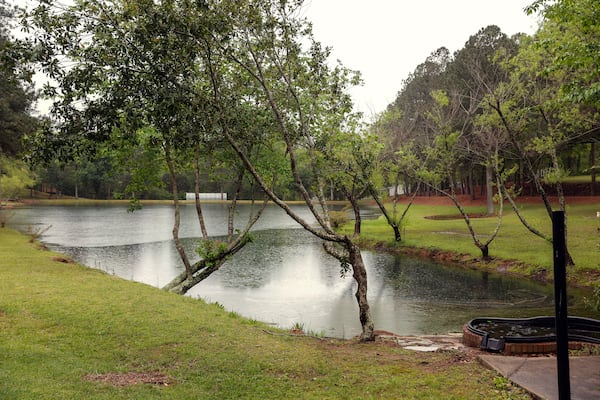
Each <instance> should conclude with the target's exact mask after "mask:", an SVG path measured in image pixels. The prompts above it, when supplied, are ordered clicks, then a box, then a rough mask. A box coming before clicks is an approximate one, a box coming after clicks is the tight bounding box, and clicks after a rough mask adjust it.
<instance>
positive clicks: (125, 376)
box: [84, 372, 175, 387]
mask: <svg viewBox="0 0 600 400" xmlns="http://www.w3.org/2000/svg"><path fill="white" fill-rule="evenodd" d="M84 379H85V380H86V381H88V382H100V383H104V384H107V385H112V386H120V387H123V386H133V385H139V384H142V383H145V384H150V385H158V386H171V385H172V384H173V383H174V382H175V381H174V380H173V379H171V378H169V377H168V376H166V375H165V374H163V373H160V372H109V373H106V374H88V375H86V376H85V377H84Z"/></svg>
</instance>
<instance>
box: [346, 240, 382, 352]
mask: <svg viewBox="0 0 600 400" xmlns="http://www.w3.org/2000/svg"><path fill="white" fill-rule="evenodd" d="M344 245H345V247H346V249H347V251H348V254H349V258H350V260H349V261H350V264H352V276H353V277H354V280H355V281H356V284H357V288H356V293H355V296H356V301H357V302H358V316H359V319H360V324H361V326H362V333H361V335H360V340H361V341H363V342H370V341H373V340H375V333H374V329H375V328H374V324H373V319H372V318H371V310H370V307H369V302H368V301H367V269H366V268H365V263H364V261H363V258H362V255H361V254H360V248H359V247H358V246H357V245H355V244H354V243H352V241H351V240H349V239H348V240H347V241H346V242H345V244H344Z"/></svg>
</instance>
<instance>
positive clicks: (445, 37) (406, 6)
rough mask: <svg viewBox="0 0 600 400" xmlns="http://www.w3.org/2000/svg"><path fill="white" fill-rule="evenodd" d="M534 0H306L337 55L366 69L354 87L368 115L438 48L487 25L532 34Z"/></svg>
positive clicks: (457, 43)
mask: <svg viewBox="0 0 600 400" xmlns="http://www.w3.org/2000/svg"><path fill="white" fill-rule="evenodd" d="M532 2H533V0H452V1H449V0H305V4H306V11H305V15H306V17H307V18H308V19H309V20H311V21H312V22H313V29H314V34H315V37H316V39H317V40H318V41H320V42H321V43H322V44H323V45H325V46H330V47H332V48H333V51H332V56H333V61H335V60H336V59H339V60H340V61H341V62H342V64H343V65H344V66H346V67H348V68H351V69H354V70H358V71H360V72H361V74H362V78H363V81H364V85H363V86H362V87H358V88H355V89H353V91H352V95H353V98H354V101H355V103H356V107H357V109H358V110H360V111H362V112H364V113H365V116H366V117H367V119H369V118H370V117H371V116H373V115H374V114H376V113H379V112H382V111H383V110H385V108H386V106H387V105H388V104H389V103H391V102H392V101H393V100H394V99H395V97H396V94H397V93H398V91H399V90H400V89H401V87H402V81H403V80H404V79H406V78H407V77H408V75H409V74H410V73H411V72H413V71H414V70H415V68H416V67H417V65H419V64H421V63H422V62H423V61H425V58H427V56H428V55H429V54H431V52H433V51H434V50H436V49H438V48H440V47H442V46H445V47H447V48H448V49H449V50H450V52H451V53H454V52H455V51H457V50H459V49H461V48H462V47H463V46H464V44H465V42H466V41H467V40H468V39H469V37H470V36H471V35H474V34H475V33H477V31H478V30H479V29H481V28H483V27H486V26H488V25H497V26H499V27H500V29H501V30H502V32H504V33H506V34H508V35H513V34H515V33H518V32H525V33H528V34H533V33H534V32H535V31H536V29H537V20H536V17H535V16H528V15H526V14H525V13H524V11H523V9H524V8H525V7H526V6H527V5H529V4H531V3H532Z"/></svg>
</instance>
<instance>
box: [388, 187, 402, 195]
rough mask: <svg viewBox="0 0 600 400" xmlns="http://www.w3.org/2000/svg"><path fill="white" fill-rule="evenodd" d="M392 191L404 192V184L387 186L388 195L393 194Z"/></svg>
mask: <svg viewBox="0 0 600 400" xmlns="http://www.w3.org/2000/svg"><path fill="white" fill-rule="evenodd" d="M394 193H397V194H399V195H400V194H405V193H404V186H403V185H398V186H389V187H388V195H390V196H393V195H394Z"/></svg>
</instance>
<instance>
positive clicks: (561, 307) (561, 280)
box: [552, 211, 571, 400]
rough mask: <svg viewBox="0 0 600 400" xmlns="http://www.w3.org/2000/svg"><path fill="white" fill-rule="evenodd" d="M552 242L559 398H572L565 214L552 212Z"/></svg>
mask: <svg viewBox="0 0 600 400" xmlns="http://www.w3.org/2000/svg"><path fill="white" fill-rule="evenodd" d="M552 243H553V247H554V307H555V310H556V366H557V373H558V398H559V400H569V399H570V398H571V382H570V375H569V328H568V320H567V273H566V256H565V254H566V250H565V249H566V245H565V214H564V212H563V211H553V212H552Z"/></svg>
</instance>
